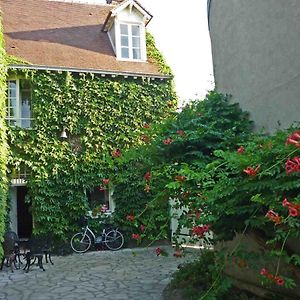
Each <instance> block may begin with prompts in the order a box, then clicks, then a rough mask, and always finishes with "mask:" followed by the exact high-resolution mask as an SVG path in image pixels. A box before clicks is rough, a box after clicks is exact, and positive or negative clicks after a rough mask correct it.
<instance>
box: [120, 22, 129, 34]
mask: <svg viewBox="0 0 300 300" xmlns="http://www.w3.org/2000/svg"><path fill="white" fill-rule="evenodd" d="M120 30H121V34H125V35H128V25H125V24H121V25H120Z"/></svg>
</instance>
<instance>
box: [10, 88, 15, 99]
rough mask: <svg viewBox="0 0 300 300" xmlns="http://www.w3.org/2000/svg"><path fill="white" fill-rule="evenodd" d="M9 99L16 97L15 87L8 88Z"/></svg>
mask: <svg viewBox="0 0 300 300" xmlns="http://www.w3.org/2000/svg"><path fill="white" fill-rule="evenodd" d="M9 97H10V98H15V97H16V88H15V87H13V88H10V87H9Z"/></svg>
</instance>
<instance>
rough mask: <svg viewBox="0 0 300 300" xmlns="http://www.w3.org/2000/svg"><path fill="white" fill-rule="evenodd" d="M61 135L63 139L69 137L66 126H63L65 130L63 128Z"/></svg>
mask: <svg viewBox="0 0 300 300" xmlns="http://www.w3.org/2000/svg"><path fill="white" fill-rule="evenodd" d="M60 137H61V138H62V139H67V138H68V136H67V132H66V127H63V130H62V132H61V134H60Z"/></svg>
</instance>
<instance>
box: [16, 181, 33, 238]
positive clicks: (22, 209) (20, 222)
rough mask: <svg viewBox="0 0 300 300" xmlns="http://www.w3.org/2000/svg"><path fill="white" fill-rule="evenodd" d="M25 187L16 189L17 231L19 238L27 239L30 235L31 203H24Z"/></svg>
mask: <svg viewBox="0 0 300 300" xmlns="http://www.w3.org/2000/svg"><path fill="white" fill-rule="evenodd" d="M26 195H27V188H26V186H18V187H17V195H16V196H17V229H18V236H19V238H29V237H30V236H31V233H32V214H31V203H27V202H26V201H25V197H26Z"/></svg>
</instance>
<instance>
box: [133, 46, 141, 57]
mask: <svg viewBox="0 0 300 300" xmlns="http://www.w3.org/2000/svg"><path fill="white" fill-rule="evenodd" d="M132 57H133V59H141V51H140V49H138V48H134V49H132Z"/></svg>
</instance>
